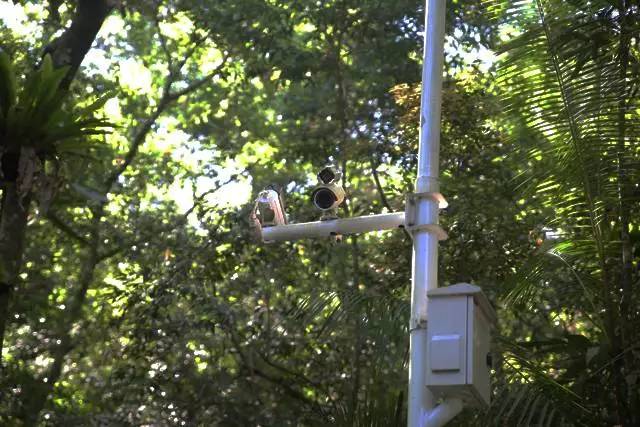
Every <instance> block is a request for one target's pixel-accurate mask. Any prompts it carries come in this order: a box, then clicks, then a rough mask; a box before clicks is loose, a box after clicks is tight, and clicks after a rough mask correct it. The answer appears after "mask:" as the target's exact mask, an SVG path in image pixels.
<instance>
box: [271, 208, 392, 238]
mask: <svg viewBox="0 0 640 427" xmlns="http://www.w3.org/2000/svg"><path fill="white" fill-rule="evenodd" d="M399 227H404V212H394V213H388V214H379V215H369V216H359V217H355V218H339V219H331V220H325V221H316V222H303V223H300V224H287V225H275V226H273V227H265V228H263V229H262V239H263V240H264V241H265V242H276V241H282V240H300V239H306V238H309V237H329V236H335V235H346V234H357V233H367V232H370V231H379V230H392V229H394V228H399Z"/></svg>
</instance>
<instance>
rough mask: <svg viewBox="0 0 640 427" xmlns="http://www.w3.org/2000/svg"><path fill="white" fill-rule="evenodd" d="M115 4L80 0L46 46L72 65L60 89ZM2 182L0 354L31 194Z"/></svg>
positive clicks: (56, 58) (58, 63) (59, 62)
mask: <svg viewBox="0 0 640 427" xmlns="http://www.w3.org/2000/svg"><path fill="white" fill-rule="evenodd" d="M114 3H115V2H114V1H113V0H79V1H78V2H77V6H76V11H75V14H74V17H73V20H72V22H71V25H70V26H69V27H68V28H67V29H66V30H65V31H64V32H63V33H62V34H61V35H60V37H59V38H58V39H56V40H54V41H53V42H52V43H51V44H50V45H49V46H47V47H46V48H45V50H44V53H45V54H46V53H49V54H51V57H52V59H53V62H54V64H55V66H56V67H63V66H68V67H69V70H68V71H67V74H66V76H65V78H64V80H63V81H62V83H61V84H60V88H61V89H63V90H64V89H67V88H68V87H69V85H70V84H71V81H72V80H73V78H74V76H75V74H76V72H77V71H78V68H80V64H81V63H82V61H83V59H84V57H85V55H86V54H87V52H88V51H89V49H90V48H91V45H92V44H93V41H94V40H95V38H96V35H97V34H98V31H99V30H100V28H101V27H102V24H103V23H104V20H105V19H106V18H107V16H109V13H111V10H112V9H113V4H114ZM0 149H2V146H0ZM0 160H1V158H0ZM4 169H5V168H4V165H3V170H4ZM5 178H6V177H5ZM14 178H15V177H14ZM3 185H4V187H3V195H2V212H1V218H0V222H1V224H0V356H1V355H2V349H3V344H4V332H5V329H6V325H7V322H8V321H9V317H8V316H9V309H10V308H9V307H10V304H11V297H12V294H13V291H14V288H15V285H16V282H17V280H18V278H19V275H20V268H21V267H22V265H21V264H22V252H23V249H24V241H25V232H26V224H27V217H28V215H29V201H30V195H24V196H23V197H21V196H20V195H19V194H18V191H17V188H16V180H14V179H12V180H10V181H4V182H3ZM1 361H2V358H1V357H0V363H1Z"/></svg>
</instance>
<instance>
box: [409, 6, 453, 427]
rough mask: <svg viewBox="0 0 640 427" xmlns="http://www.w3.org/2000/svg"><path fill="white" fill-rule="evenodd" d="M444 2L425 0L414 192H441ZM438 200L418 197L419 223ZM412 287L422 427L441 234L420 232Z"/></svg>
mask: <svg viewBox="0 0 640 427" xmlns="http://www.w3.org/2000/svg"><path fill="white" fill-rule="evenodd" d="M445 1H446V0H426V10H425V34H424V35H425V40H424V57H423V66H422V67H423V68H422V99H421V105H420V112H421V113H420V142H419V144H420V145H419V148H418V177H417V180H416V192H417V193H426V192H432V193H437V192H439V190H440V188H439V184H438V174H439V164H438V162H439V152H440V116H441V102H442V68H443V62H444V24H445ZM438 213H439V210H438V202H437V201H435V200H434V199H433V198H419V199H418V201H417V214H416V220H417V221H416V223H417V224H418V225H421V224H437V222H438ZM412 267H413V275H412V280H411V282H412V287H411V321H410V331H411V332H410V338H409V342H410V357H409V401H408V407H409V408H408V411H409V413H408V427H423V426H424V425H425V424H426V423H427V415H428V412H429V411H431V410H432V409H433V408H434V406H435V402H434V399H433V395H432V394H431V393H430V392H429V390H428V389H427V387H426V357H427V330H426V326H427V290H429V289H433V288H436V287H437V286H438V283H437V280H438V238H437V236H436V235H435V233H433V232H430V231H427V230H420V229H418V230H416V232H415V233H414V238H413V266H412Z"/></svg>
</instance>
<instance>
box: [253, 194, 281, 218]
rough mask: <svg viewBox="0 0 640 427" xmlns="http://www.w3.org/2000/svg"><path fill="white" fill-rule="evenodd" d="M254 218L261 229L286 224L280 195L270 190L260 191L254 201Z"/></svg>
mask: <svg viewBox="0 0 640 427" xmlns="http://www.w3.org/2000/svg"><path fill="white" fill-rule="evenodd" d="M254 216H255V217H256V218H257V220H258V221H259V223H260V226H261V227H271V226H274V225H284V224H286V223H287V216H286V215H285V213H284V207H283V204H282V199H281V198H280V194H278V192H277V191H275V190H271V189H269V190H263V191H261V192H260V194H258V198H257V199H256V205H255V208H254Z"/></svg>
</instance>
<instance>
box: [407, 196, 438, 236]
mask: <svg viewBox="0 0 640 427" xmlns="http://www.w3.org/2000/svg"><path fill="white" fill-rule="evenodd" d="M421 199H429V200H432V201H434V202H437V203H438V207H439V208H440V209H444V208H446V207H447V206H448V204H447V201H446V200H445V198H444V196H443V195H442V194H440V193H437V192H426V193H408V194H407V198H406V199H405V209H404V228H405V229H406V230H407V231H408V232H409V234H410V235H411V236H412V237H413V234H414V233H415V232H417V231H426V232H428V233H434V234H435V235H436V237H437V238H438V240H447V239H448V238H449V236H448V235H447V232H446V231H444V229H443V228H442V227H440V225H438V224H417V222H418V220H417V216H418V215H417V214H418V212H417V210H418V209H417V208H418V202H419V201H420V200H421Z"/></svg>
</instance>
